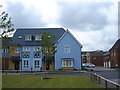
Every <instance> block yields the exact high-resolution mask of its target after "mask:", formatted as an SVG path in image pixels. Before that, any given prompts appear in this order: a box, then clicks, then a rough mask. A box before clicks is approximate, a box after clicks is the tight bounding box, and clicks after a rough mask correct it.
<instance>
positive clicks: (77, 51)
mask: <svg viewBox="0 0 120 90" xmlns="http://www.w3.org/2000/svg"><path fill="white" fill-rule="evenodd" d="M66 45H69V46H70V54H65V53H64V46H66ZM62 58H73V59H74V62H73V68H74V69H81V48H80V45H79V44H78V43H77V42H76V41H75V39H73V37H72V36H71V35H70V33H69V32H67V33H66V35H65V36H64V37H63V38H62V39H61V41H60V42H59V43H58V45H57V52H56V54H55V69H60V68H62V60H61V59H62Z"/></svg>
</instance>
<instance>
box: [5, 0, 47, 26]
mask: <svg viewBox="0 0 120 90" xmlns="http://www.w3.org/2000/svg"><path fill="white" fill-rule="evenodd" d="M5 5H6V12H8V14H9V16H10V17H11V18H12V22H13V24H14V26H15V27H16V28H21V27H44V26H46V24H47V23H46V22H44V21H43V20H42V18H43V17H42V15H41V14H40V13H38V11H37V12H36V10H35V8H34V7H32V6H30V7H28V8H27V7H26V6H25V5H24V4H23V2H6V3H5ZM3 7H4V6H3Z"/></svg>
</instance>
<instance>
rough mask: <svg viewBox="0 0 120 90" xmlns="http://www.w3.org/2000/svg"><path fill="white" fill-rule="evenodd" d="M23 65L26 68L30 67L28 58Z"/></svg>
mask: <svg viewBox="0 0 120 90" xmlns="http://www.w3.org/2000/svg"><path fill="white" fill-rule="evenodd" d="M23 67H24V68H28V67H29V63H28V60H24V62H23Z"/></svg>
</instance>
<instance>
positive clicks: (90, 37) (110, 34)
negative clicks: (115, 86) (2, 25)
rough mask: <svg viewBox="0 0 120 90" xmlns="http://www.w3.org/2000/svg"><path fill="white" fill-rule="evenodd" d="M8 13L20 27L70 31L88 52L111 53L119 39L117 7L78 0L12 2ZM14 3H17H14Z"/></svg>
mask: <svg viewBox="0 0 120 90" xmlns="http://www.w3.org/2000/svg"><path fill="white" fill-rule="evenodd" d="M7 1H8V0H6V2H4V1H3V2H4V5H5V11H6V12H8V14H9V16H11V18H12V21H13V24H14V25H15V27H16V28H23V27H47V28H50V27H51V28H53V27H57V28H61V27H64V28H65V29H69V30H70V31H71V32H72V34H73V35H74V36H75V37H76V39H77V40H78V41H79V42H80V43H81V44H82V45H83V49H82V50H83V51H84V50H86V51H88V50H97V49H101V50H109V49H110V48H111V47H112V45H113V44H114V43H115V41H116V40H117V38H118V37H117V36H118V31H117V30H118V29H117V28H118V26H117V24H118V23H117V19H118V18H117V12H118V11H117V4H116V3H113V2H77V0H70V1H69V0H62V1H58V2H57V1H55V0H50V1H49V0H39V1H38V0H37V1H36V0H31V1H30V0H22V1H21V0H17V1H16V0H12V1H11V0H10V2H7ZM13 1H14V2H13Z"/></svg>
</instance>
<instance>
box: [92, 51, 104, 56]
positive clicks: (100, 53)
mask: <svg viewBox="0 0 120 90" xmlns="http://www.w3.org/2000/svg"><path fill="white" fill-rule="evenodd" d="M103 55H104V52H103V51H93V52H91V53H90V56H103Z"/></svg>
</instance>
